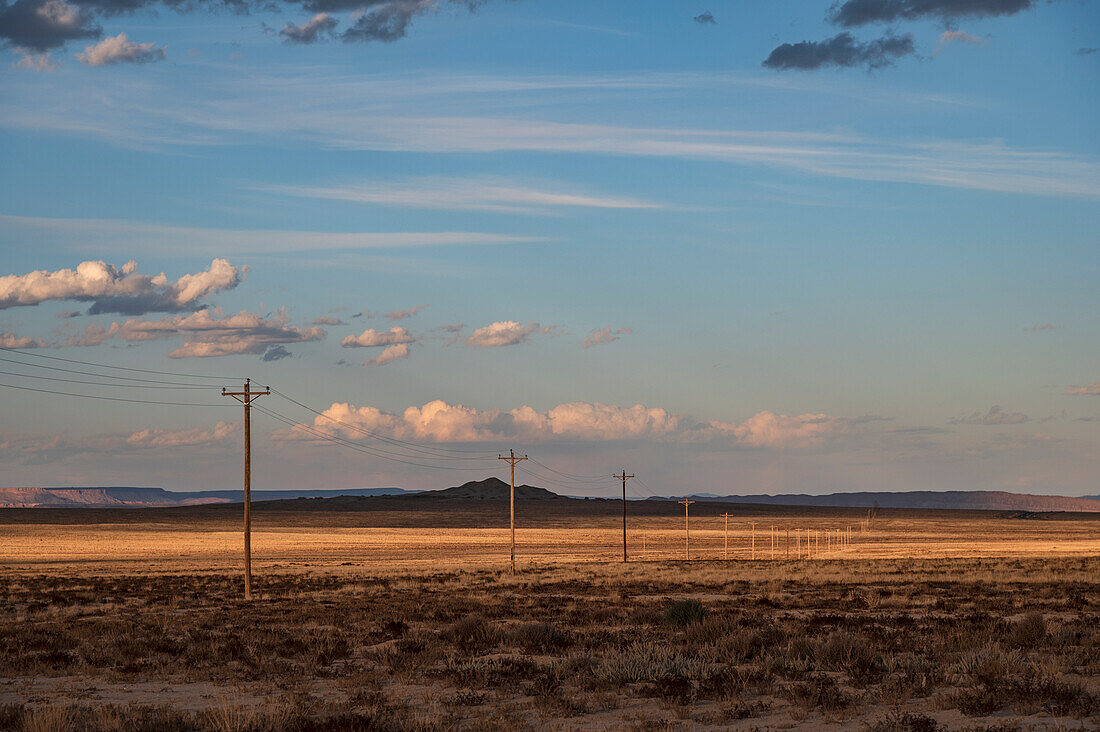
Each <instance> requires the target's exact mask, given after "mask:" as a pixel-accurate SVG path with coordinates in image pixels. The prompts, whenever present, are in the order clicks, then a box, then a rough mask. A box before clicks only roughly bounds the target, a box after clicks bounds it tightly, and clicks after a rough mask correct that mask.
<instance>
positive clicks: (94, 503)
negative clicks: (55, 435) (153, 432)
mask: <svg viewBox="0 0 1100 732" xmlns="http://www.w3.org/2000/svg"><path fill="white" fill-rule="evenodd" d="M415 492H416V491H406V490H403V489H401V488H341V489H336V490H289V491H252V500H254V501H277V500H280V499H285V498H330V497H333V496H393V495H408V494H411V493H415ZM242 501H244V491H243V490H226V491H193V492H188V491H166V490H164V489H163V488H132V487H127V486H105V487H94V488H91V487H89V488H0V508H159V507H165V506H200V505H204V504H210V503H240V502H242Z"/></svg>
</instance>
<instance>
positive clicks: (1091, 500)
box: [649, 491, 1100, 512]
mask: <svg viewBox="0 0 1100 732" xmlns="http://www.w3.org/2000/svg"><path fill="white" fill-rule="evenodd" d="M680 498H683V496H674V497H673V496H670V497H668V498H662V497H657V498H650V499H649V500H651V501H652V500H664V501H670V500H674V499H675V500H678V499H680ZM689 498H698V499H699V500H704V501H713V502H721V503H766V504H769V505H776V506H836V507H846V508H860V507H865V508H870V507H872V506H875V505H877V506H878V507H879V508H932V509H955V510H970V511H1029V512H1036V511H1100V497H1097V496H1090V497H1084V498H1072V497H1069V496H1036V495H1032V494H1029V493H1009V492H1007V491H901V492H897V493H892V492H885V491H879V492H871V491H863V492H858V493H829V494H827V495H823V496H811V495H808V494H805V493H798V494H780V495H774V496H773V495H761V496H734V495H731V496H716V495H713V494H704V493H696V494H692V495H691V496H689Z"/></svg>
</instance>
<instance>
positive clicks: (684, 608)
mask: <svg viewBox="0 0 1100 732" xmlns="http://www.w3.org/2000/svg"><path fill="white" fill-rule="evenodd" d="M706 616H707V608H706V607H705V606H704V605H703V603H701V602H699V601H698V600H681V601H680V602H677V603H673V605H672V606H671V607H670V608H669V609H668V610H666V611H665V622H666V623H667V624H668V625H671V626H674V627H677V628H683V627H686V626H688V625H691V624H692V623H698V622H700V621H701V620H703V618H705V617H706Z"/></svg>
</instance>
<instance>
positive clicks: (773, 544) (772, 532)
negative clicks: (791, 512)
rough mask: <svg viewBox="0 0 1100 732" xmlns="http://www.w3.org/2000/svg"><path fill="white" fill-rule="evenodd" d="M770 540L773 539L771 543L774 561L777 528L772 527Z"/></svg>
mask: <svg viewBox="0 0 1100 732" xmlns="http://www.w3.org/2000/svg"><path fill="white" fill-rule="evenodd" d="M770 538H771V541H772V559H775V527H774V526H773V527H772V530H771V537H770Z"/></svg>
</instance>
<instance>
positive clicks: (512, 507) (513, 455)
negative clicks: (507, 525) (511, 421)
mask: <svg viewBox="0 0 1100 732" xmlns="http://www.w3.org/2000/svg"><path fill="white" fill-rule="evenodd" d="M497 459H498V460H507V461H508V462H509V463H511V465H512V492H511V494H510V512H511V517H512V518H511V524H512V574H515V573H516V463H518V462H519V461H521V460H526V459H527V456H526V455H524V456H523V457H517V456H516V453H515V450H509V451H508V457H504V456H503V455H497Z"/></svg>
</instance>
